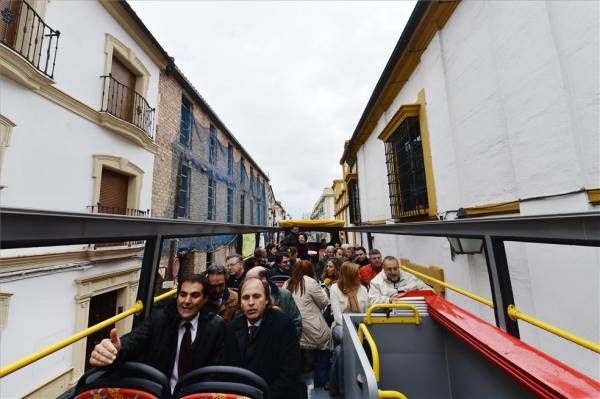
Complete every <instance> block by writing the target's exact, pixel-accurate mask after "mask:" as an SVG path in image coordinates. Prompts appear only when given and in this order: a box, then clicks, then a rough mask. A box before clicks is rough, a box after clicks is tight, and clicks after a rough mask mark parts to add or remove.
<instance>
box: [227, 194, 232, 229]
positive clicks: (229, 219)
mask: <svg viewBox="0 0 600 399" xmlns="http://www.w3.org/2000/svg"><path fill="white" fill-rule="evenodd" d="M232 222H233V189H232V188H227V223H232Z"/></svg>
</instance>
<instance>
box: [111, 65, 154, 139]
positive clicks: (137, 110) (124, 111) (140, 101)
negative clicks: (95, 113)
mask: <svg viewBox="0 0 600 399" xmlns="http://www.w3.org/2000/svg"><path fill="white" fill-rule="evenodd" d="M101 78H102V79H104V82H103V85H102V109H100V112H108V113H109V114H111V115H113V116H116V117H117V118H119V119H123V120H124V121H127V122H129V123H132V124H134V125H135V126H137V127H138V128H140V129H142V130H143V131H144V132H146V134H147V135H148V136H149V137H150V138H152V137H153V136H152V132H153V131H154V111H155V109H154V108H152V107H151V106H150V104H148V101H146V99H145V98H144V97H143V96H142V95H141V94H139V93H138V92H137V91H135V90H134V89H132V88H131V87H127V86H125V85H124V84H122V83H120V82H119V81H118V80H116V79H115V78H113V77H112V75H110V74H108V75H105V76H101Z"/></svg>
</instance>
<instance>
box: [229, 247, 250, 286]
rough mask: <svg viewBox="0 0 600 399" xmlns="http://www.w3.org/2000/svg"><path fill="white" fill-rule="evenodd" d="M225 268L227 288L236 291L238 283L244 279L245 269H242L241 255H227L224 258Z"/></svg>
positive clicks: (242, 260)
mask: <svg viewBox="0 0 600 399" xmlns="http://www.w3.org/2000/svg"><path fill="white" fill-rule="evenodd" d="M225 266H226V267H227V269H228V270H229V277H228V278H227V288H231V289H234V290H237V289H238V288H239V286H240V283H241V282H242V281H243V280H244V278H245V277H246V269H245V268H244V259H243V258H242V255H238V254H235V255H229V256H228V257H227V258H225Z"/></svg>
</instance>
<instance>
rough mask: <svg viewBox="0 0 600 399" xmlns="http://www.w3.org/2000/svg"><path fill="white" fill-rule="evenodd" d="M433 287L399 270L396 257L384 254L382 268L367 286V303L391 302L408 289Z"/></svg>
mask: <svg viewBox="0 0 600 399" xmlns="http://www.w3.org/2000/svg"><path fill="white" fill-rule="evenodd" d="M415 290H421V291H424V290H429V291H433V289H432V288H431V287H430V286H428V285H427V284H425V283H424V282H423V281H421V280H419V279H418V278H416V277H415V276H413V275H412V274H410V273H404V272H402V270H400V263H399V262H398V259H396V258H395V257H393V256H386V257H385V258H384V259H383V270H382V271H381V272H380V273H379V274H378V275H377V276H375V277H374V278H373V279H372V280H371V286H370V288H369V304H370V305H374V304H376V303H393V302H394V301H395V300H396V299H399V298H401V297H402V296H403V295H404V294H406V293H407V292H408V291H415Z"/></svg>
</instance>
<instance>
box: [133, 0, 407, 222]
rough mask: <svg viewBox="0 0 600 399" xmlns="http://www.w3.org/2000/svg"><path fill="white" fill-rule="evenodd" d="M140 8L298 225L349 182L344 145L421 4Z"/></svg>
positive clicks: (148, 4) (159, 4)
mask: <svg viewBox="0 0 600 399" xmlns="http://www.w3.org/2000/svg"><path fill="white" fill-rule="evenodd" d="M130 4H131V5H132V7H133V9H134V10H135V11H136V12H137V13H138V15H139V16H140V17H141V19H142V21H144V23H145V24H146V26H147V27H148V28H149V29H150V30H151V31H152V33H153V34H154V36H155V37H156V38H157V39H158V41H159V42H160V43H161V45H162V46H163V47H164V48H165V50H166V51H167V52H168V53H169V54H170V55H171V56H172V57H175V63H176V64H177V65H178V67H179V68H180V69H181V70H182V71H183V73H184V74H185V75H186V76H187V77H188V79H189V80H190V81H191V82H192V83H193V84H194V86H195V87H196V89H197V90H198V91H199V92H200V94H201V95H202V96H203V97H204V99H205V100H206V101H207V102H208V103H209V104H210V106H211V107H212V108H213V110H214V111H215V112H216V113H217V115H219V117H220V118H221V120H222V121H223V122H224V123H225V125H226V126H227V127H228V128H229V130H230V131H231V132H232V133H233V134H234V136H235V137H236V138H237V139H238V141H239V142H240V143H241V144H242V145H243V146H244V148H245V149H246V151H248V153H249V154H250V156H251V157H252V158H253V159H254V160H255V161H256V163H258V165H259V166H260V167H261V169H262V170H263V171H265V172H266V173H268V175H269V177H270V178H271V185H272V187H273V190H274V192H275V197H276V199H277V200H279V201H281V202H282V204H283V206H284V207H285V208H286V210H287V211H288V212H289V213H290V214H291V215H292V216H293V217H297V218H299V217H301V216H302V214H303V213H305V212H310V211H311V210H312V207H313V205H314V203H315V202H316V200H317V199H318V197H319V195H320V193H321V192H322V190H323V188H324V187H330V186H331V184H332V181H333V179H335V178H341V177H342V169H341V166H340V164H339V160H340V157H341V155H342V152H343V146H344V140H347V139H349V138H350V137H351V136H352V133H353V132H354V129H355V127H356V124H357V123H358V120H359V119H360V116H361V115H362V112H363V110H364V108H365V106H366V104H367V102H368V100H369V97H370V96H371V93H372V91H373V89H374V87H375V84H376V83H377V80H378V79H379V76H380V75H381V72H382V71H383V68H384V67H385V64H386V62H387V60H388V58H389V56H390V54H391V52H392V50H393V49H394V46H395V45H396V42H397V41H398V38H399V37H400V34H401V33H402V30H403V29H404V25H405V24H406V21H407V20H408V17H409V16H410V13H411V12H412V9H413V7H414V2H413V1H410V2H409V1H403V2H391V1H390V2H374V1H369V2H342V1H337V2H288V1H281V2H276V1H269V2H222V1H219V2H191V1H188V2H174V1H169V2H163V1H143V2H142V1H130Z"/></svg>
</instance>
